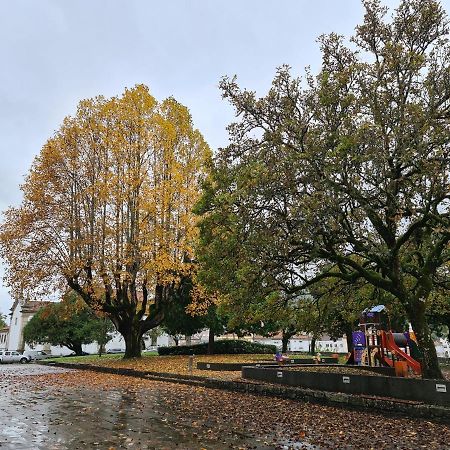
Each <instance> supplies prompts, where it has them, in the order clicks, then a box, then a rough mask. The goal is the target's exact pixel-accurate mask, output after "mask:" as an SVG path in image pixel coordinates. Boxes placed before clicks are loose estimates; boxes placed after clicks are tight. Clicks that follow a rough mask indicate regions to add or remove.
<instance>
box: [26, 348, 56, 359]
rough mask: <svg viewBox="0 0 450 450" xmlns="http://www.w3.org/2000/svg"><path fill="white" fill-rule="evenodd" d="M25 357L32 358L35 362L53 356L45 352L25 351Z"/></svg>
mask: <svg viewBox="0 0 450 450" xmlns="http://www.w3.org/2000/svg"><path fill="white" fill-rule="evenodd" d="M23 356H26V357H27V358H30V359H31V360H33V361H39V360H41V359H46V358H51V357H52V355H50V354H49V353H46V352H44V351H43V350H25V351H24V352H23Z"/></svg>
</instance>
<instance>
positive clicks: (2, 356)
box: [0, 350, 31, 364]
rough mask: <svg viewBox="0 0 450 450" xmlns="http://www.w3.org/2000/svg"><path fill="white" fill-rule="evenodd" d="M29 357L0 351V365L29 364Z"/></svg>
mask: <svg viewBox="0 0 450 450" xmlns="http://www.w3.org/2000/svg"><path fill="white" fill-rule="evenodd" d="M30 361H31V357H29V356H26V355H23V354H22V353H19V352H16V351H11V350H0V363H2V364H6V363H21V364H25V363H29V362H30Z"/></svg>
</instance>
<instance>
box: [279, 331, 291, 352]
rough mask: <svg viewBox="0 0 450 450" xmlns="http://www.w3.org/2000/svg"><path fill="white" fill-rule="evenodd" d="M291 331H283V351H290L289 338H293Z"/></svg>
mask: <svg viewBox="0 0 450 450" xmlns="http://www.w3.org/2000/svg"><path fill="white" fill-rule="evenodd" d="M291 337H292V334H291V333H285V332H284V331H283V336H282V337H281V353H286V352H287V351H288V344H289V339H291Z"/></svg>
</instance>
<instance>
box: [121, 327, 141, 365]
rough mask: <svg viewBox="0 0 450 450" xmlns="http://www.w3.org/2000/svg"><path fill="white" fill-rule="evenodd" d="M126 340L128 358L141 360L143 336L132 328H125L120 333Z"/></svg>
mask: <svg viewBox="0 0 450 450" xmlns="http://www.w3.org/2000/svg"><path fill="white" fill-rule="evenodd" d="M120 333H121V334H122V336H123V338H124V340H125V355H124V359H127V358H140V357H141V352H142V334H141V332H140V330H135V329H134V328H133V327H132V326H128V327H124V329H122V331H121V332H120Z"/></svg>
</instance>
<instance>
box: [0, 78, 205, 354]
mask: <svg viewBox="0 0 450 450" xmlns="http://www.w3.org/2000/svg"><path fill="white" fill-rule="evenodd" d="M209 158H210V150H209V147H208V145H207V144H206V143H205V141H204V139H203V137H202V135H201V134H200V132H199V131H198V130H195V129H194V127H193V124H192V119H191V116H190V114H189V111H188V109H187V108H186V107H184V106H183V105H181V104H180V103H178V102H177V101H176V100H175V99H173V98H168V99H166V100H164V101H163V102H160V103H159V102H157V101H156V99H155V98H154V97H153V96H152V95H151V94H150V93H149V91H148V88H147V87H145V86H143V85H138V86H136V87H134V88H132V89H126V90H125V92H124V93H123V95H122V96H121V97H112V98H109V99H107V98H104V97H96V98H94V99H89V100H83V101H81V102H80V104H79V106H78V109H77V113H76V115H75V116H74V117H67V118H66V119H65V120H64V122H63V124H62V125H61V127H60V128H59V130H58V131H57V132H56V133H55V135H54V136H53V137H51V138H50V139H49V140H48V141H47V143H46V144H45V145H44V146H43V148H42V150H41V153H40V155H39V156H38V157H37V158H36V159H35V161H34V163H33V166H32V168H31V170H30V173H29V174H28V176H27V178H26V180H25V183H24V185H23V186H22V190H23V194H24V199H23V202H22V204H21V205H20V206H19V207H14V208H10V209H9V210H7V212H6V214H5V220H4V222H3V225H2V227H1V233H0V243H1V255H2V256H3V258H4V259H5V260H6V262H7V268H6V274H7V276H6V278H7V282H8V284H9V286H10V287H11V289H12V292H13V294H14V295H16V296H23V295H28V296H29V297H30V298H32V297H38V296H40V297H44V298H45V296H46V295H48V294H50V293H51V294H53V292H54V291H55V290H57V291H60V292H64V291H65V290H66V289H67V287H69V288H71V289H73V290H74V291H75V292H77V293H78V294H79V295H80V296H81V297H82V298H83V300H84V301H85V302H86V303H87V304H88V305H89V306H90V307H92V308H94V309H98V310H101V311H104V312H105V313H107V314H108V315H109V317H110V318H111V320H112V321H113V323H114V325H115V326H116V328H117V330H118V331H119V332H120V333H121V334H122V335H123V336H124V339H125V343H126V353H125V356H126V357H132V356H140V352H141V345H140V343H141V338H142V335H143V334H144V333H145V332H146V331H148V330H149V329H151V328H153V327H155V326H157V325H158V324H160V323H161V321H162V319H163V314H164V313H163V309H164V304H166V303H167V302H169V301H170V299H171V295H172V291H173V289H174V287H175V286H176V284H177V283H178V282H179V278H180V276H182V274H183V273H185V272H186V271H189V270H190V266H191V263H190V261H191V260H192V258H193V245H194V241H195V237H196V233H197V231H196V228H195V223H196V219H195V216H194V215H193V213H192V212H191V210H192V206H193V204H194V203H195V202H196V201H197V199H198V197H199V194H200V179H201V177H202V175H203V173H204V166H205V164H206V162H207V161H208V159H209Z"/></svg>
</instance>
